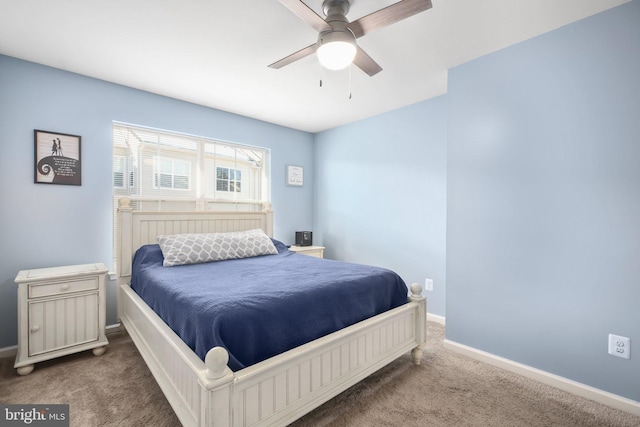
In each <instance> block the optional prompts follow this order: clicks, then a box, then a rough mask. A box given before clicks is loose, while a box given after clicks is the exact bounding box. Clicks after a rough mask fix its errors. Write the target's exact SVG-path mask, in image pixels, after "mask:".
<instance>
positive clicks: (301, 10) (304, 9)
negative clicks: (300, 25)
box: [280, 0, 331, 33]
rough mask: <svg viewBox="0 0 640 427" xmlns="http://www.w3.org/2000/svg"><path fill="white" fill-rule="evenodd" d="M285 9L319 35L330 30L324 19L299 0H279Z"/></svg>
mask: <svg viewBox="0 0 640 427" xmlns="http://www.w3.org/2000/svg"><path fill="white" fill-rule="evenodd" d="M280 3H282V4H283V5H284V6H285V7H286V8H287V9H289V10H290V11H291V12H293V13H294V14H295V15H296V16H298V18H300V19H302V20H303V21H304V22H306V23H307V24H309V26H311V28H313V29H314V30H316V31H317V32H319V33H321V32H323V31H328V30H330V29H331V25H329V24H327V23H326V22H325V20H324V19H322V17H321V16H320V15H318V14H317V13H315V12H314V11H313V10H312V9H311V8H310V7H309V6H307V5H306V4H304V3H303V2H302V1H301V0H280Z"/></svg>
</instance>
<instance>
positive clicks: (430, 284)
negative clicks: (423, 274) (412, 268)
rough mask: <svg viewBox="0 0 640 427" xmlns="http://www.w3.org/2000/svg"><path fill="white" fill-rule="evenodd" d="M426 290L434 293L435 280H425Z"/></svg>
mask: <svg viewBox="0 0 640 427" xmlns="http://www.w3.org/2000/svg"><path fill="white" fill-rule="evenodd" d="M424 290H425V291H433V279H424Z"/></svg>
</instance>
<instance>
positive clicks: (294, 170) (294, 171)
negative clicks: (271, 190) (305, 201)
mask: <svg viewBox="0 0 640 427" xmlns="http://www.w3.org/2000/svg"><path fill="white" fill-rule="evenodd" d="M303 184H304V169H303V168H302V166H293V165H288V166H287V185H294V186H297V187H302V185H303Z"/></svg>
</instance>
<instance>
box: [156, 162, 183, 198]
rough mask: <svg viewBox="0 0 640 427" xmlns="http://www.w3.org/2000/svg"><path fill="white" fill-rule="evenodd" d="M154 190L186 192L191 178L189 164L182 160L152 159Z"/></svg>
mask: <svg viewBox="0 0 640 427" xmlns="http://www.w3.org/2000/svg"><path fill="white" fill-rule="evenodd" d="M153 165H154V166H153V170H154V172H153V185H154V188H172V189H175V190H188V189H189V181H190V178H191V171H190V169H191V164H190V163H189V162H186V161H183V160H175V159H167V158H162V157H154V159H153Z"/></svg>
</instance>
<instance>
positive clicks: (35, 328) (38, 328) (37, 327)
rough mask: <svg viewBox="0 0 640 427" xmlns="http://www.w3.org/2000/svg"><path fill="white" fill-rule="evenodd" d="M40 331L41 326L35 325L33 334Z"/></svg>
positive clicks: (32, 330)
mask: <svg viewBox="0 0 640 427" xmlns="http://www.w3.org/2000/svg"><path fill="white" fill-rule="evenodd" d="M39 330H40V326H38V325H34V326H32V327H31V332H38V331H39Z"/></svg>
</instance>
